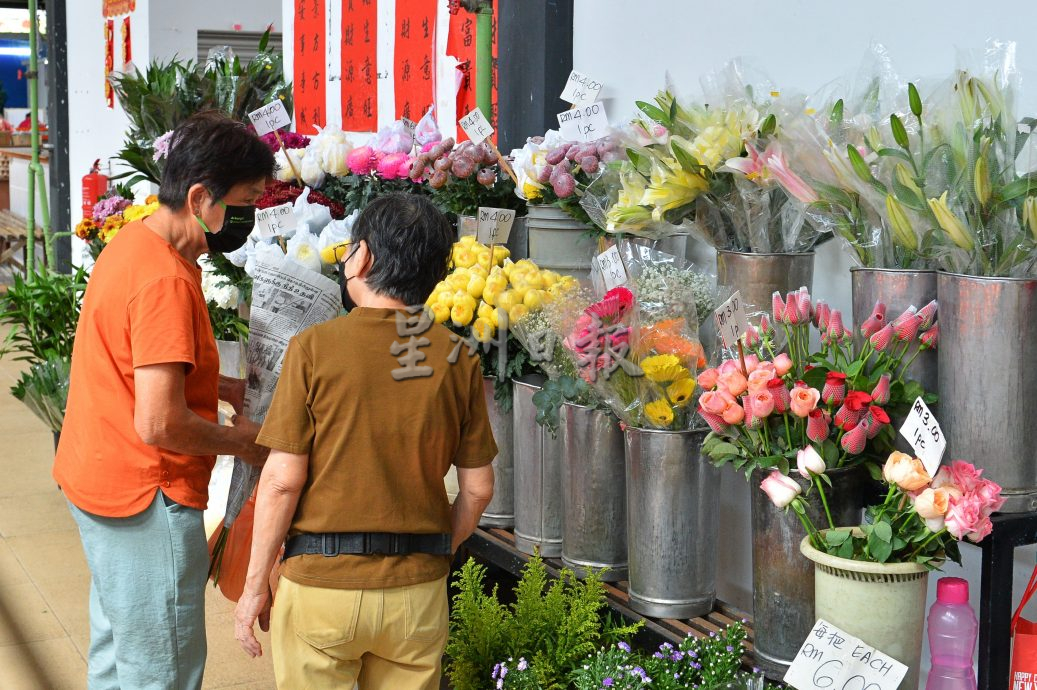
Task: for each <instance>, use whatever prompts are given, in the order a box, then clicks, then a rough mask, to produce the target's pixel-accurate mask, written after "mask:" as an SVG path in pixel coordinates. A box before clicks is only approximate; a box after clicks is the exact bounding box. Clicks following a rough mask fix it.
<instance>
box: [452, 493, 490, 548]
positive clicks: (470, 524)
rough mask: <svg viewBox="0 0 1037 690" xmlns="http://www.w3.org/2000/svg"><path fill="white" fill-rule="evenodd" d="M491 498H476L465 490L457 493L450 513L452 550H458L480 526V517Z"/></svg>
mask: <svg viewBox="0 0 1037 690" xmlns="http://www.w3.org/2000/svg"><path fill="white" fill-rule="evenodd" d="M488 505H490V499H488V498H487V499H481V498H475V497H474V496H471V495H469V494H466V493H465V492H464V491H462V492H461V493H459V494H458V495H457V498H456V499H455V500H454V505H453V507H452V508H451V513H450V533H451V540H450V543H451V548H450V551H451V552H456V551H457V549H458V547H459V546H461V544H463V543H464V542H465V541H466V540H467V539H468V537H470V536H472V532H474V531H475V528H476V527H478V526H479V519H480V518H481V517H482V512H483V511H484V510H486V506H488Z"/></svg>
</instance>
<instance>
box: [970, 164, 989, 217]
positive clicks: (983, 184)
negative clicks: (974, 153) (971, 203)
mask: <svg viewBox="0 0 1037 690" xmlns="http://www.w3.org/2000/svg"><path fill="white" fill-rule="evenodd" d="M972 186H973V188H974V189H975V191H976V199H977V200H979V203H980V204H983V205H986V203H987V202H988V201H990V192H991V190H990V171H989V170H988V169H987V159H986V158H984V157H983V156H980V157H979V158H977V159H976V165H975V167H974V168H973V169H972Z"/></svg>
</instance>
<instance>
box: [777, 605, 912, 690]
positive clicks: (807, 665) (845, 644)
mask: <svg viewBox="0 0 1037 690" xmlns="http://www.w3.org/2000/svg"><path fill="white" fill-rule="evenodd" d="M905 675H907V666H904V664H902V663H900V662H899V661H897V660H896V659H894V658H893V657H891V656H889V655H888V654H883V653H882V652H880V651H879V650H877V649H875V648H874V647H872V646H871V645H868V644H865V643H864V642H862V641H861V640H859V639H857V638H856V637H854V636H853V635H851V634H849V633H847V632H844V631H842V630H840V629H839V628H837V627H835V626H834V625H832V624H831V623H829V622H828V621H826V620H823V619H821V620H818V621H817V623H815V624H814V629H813V630H811V631H810V634H809V635H807V639H806V641H804V642H803V646H802V647H800V648H799V653H798V654H796V658H795V659H793V660H792V665H791V666H789V670H788V672H787V673H785V678H784V679H783V680H784V681H785V682H786V683H788V684H789V685H791V686H792V687H794V688H796V690H896V689H897V687H898V686H899V685H900V681H901V680H903V679H904V676H905Z"/></svg>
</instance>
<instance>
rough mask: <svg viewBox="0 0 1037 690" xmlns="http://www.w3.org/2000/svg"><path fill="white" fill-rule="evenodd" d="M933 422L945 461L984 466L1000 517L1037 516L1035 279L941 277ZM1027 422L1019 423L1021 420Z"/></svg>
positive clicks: (943, 275)
mask: <svg viewBox="0 0 1037 690" xmlns="http://www.w3.org/2000/svg"><path fill="white" fill-rule="evenodd" d="M936 292H937V297H938V299H939V301H940V312H939V325H940V342H939V346H938V347H937V351H936V352H937V359H938V360H939V386H938V390H937V393H938V395H939V396H940V400H939V412H938V415H939V420H940V426H941V428H943V430H944V433H946V434H947V453H946V455H945V456H944V457H947V458H963V459H965V460H969V461H972V462H977V463H979V464H981V465H982V466H983V469H984V474H983V476H984V477H986V478H989V479H992V480H994V481H996V482H997V483H998V484H1000V485H1001V486H1002V487H1004V491H1003V493H1002V496H1003V497H1004V498H1005V505H1004V507H1003V508H1002V511H1003V512H1011V513H1018V512H1027V511H1031V510H1037V435H1035V434H1034V433H1033V428H1032V425H1031V424H1027V423H1025V422H1021V421H1020V415H1023V414H1024V411H1028V410H1031V409H1032V405H1033V401H1034V400H1035V399H1037V368H1035V367H1034V363H1035V362H1037V318H1035V315H1037V278H1027V279H1023V278H979V277H974V276H964V275H955V274H951V273H940V274H938V276H937V279H936ZM1023 419H1025V417H1023Z"/></svg>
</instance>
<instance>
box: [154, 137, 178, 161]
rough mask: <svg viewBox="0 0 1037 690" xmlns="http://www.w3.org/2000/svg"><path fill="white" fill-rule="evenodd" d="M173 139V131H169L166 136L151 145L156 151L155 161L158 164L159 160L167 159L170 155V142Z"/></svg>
mask: <svg viewBox="0 0 1037 690" xmlns="http://www.w3.org/2000/svg"><path fill="white" fill-rule="evenodd" d="M172 139H173V130H169V131H168V132H166V133H165V134H163V135H161V136H159V137H158V138H156V139H155V142H154V143H153V144H152V145H151V148H153V149H155V155H154V159H155V162H156V163H157V162H158V161H159V159H162V158H165V157H166V156H168V155H169V146H170V142H171V141H172Z"/></svg>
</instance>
